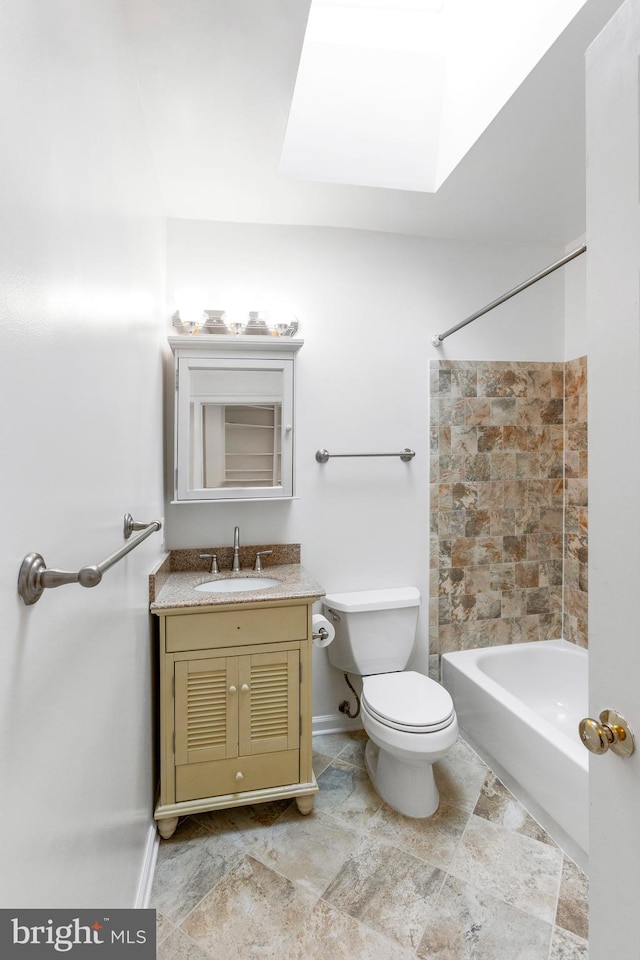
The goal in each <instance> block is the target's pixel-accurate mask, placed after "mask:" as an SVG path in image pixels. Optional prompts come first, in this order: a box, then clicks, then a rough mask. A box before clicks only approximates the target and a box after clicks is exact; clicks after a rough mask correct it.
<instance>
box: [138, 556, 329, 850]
mask: <svg viewBox="0 0 640 960" xmlns="http://www.w3.org/2000/svg"><path fill="white" fill-rule="evenodd" d="M289 566H290V568H291V569H288V570H287V571H286V572H287V575H288V576H287V577H284V576H283V574H282V571H283V570H284V569H285V568H284V567H282V568H270V569H269V574H271V573H273V575H274V576H276V577H278V576H279V575H280V576H281V577H282V582H281V585H280V587H276V588H272V589H270V590H268V591H264V594H265V597H264V599H256V594H249V597H250V598H251V599H247V600H242V599H241V597H242V594H234V595H229V594H224V593H221V594H218V595H216V597H215V600H212V599H211V597H210V596H207V595H203V594H196V591H195V590H194V589H193V586H194V585H195V584H196V583H197V582H202V581H203V580H206V579H210V578H208V577H207V576H206V574H202V573H200V574H194V573H191V574H182V575H180V576H181V577H182V583H181V585H180V588H179V591H180V595H181V599H180V605H178V606H172V605H171V603H172V597H173V598H174V599H175V596H176V595H177V594H176V589H177V588H176V583H175V576H176V575H172V576H173V577H174V584H173V586H174V590H173V593H172V590H171V589H169V588H170V586H171V577H170V580H169V583H168V584H167V587H166V588H165V589H164V590H163V591H161V592H160V595H159V598H158V600H157V601H156V602H154V603H152V604H151V610H152V613H153V614H155V615H156V616H157V617H158V619H159V654H160V659H159V682H160V689H159V712H160V797H159V802H158V804H157V806H156V809H155V814H154V816H155V819H156V820H157V823H158V831H159V832H160V834H161V836H162V837H165V838H168V837H170V836H171V835H172V834H173V832H174V830H175V828H176V826H177V824H178V818H179V817H181V816H185V815H187V814H194V813H202V812H204V811H207V810H216V809H221V808H224V807H233V806H239V805H242V804H250V803H259V802H264V801H267V800H279V799H283V798H286V797H295V799H296V803H297V806H298V809H299V811H300V813H301V814H308V813H310V812H311V810H312V808H313V797H314V794H315V793H316V792H317V790H318V787H317V784H316V781H315V777H314V775H313V770H312V767H311V653H312V625H311V611H312V605H313V602H314V601H315V600H317V599H318V598H319V597H320V596H322V595H323V591H322V589H321V588H320V587H319V586H318V585H317V584H315V583H313V584H312V583H310V582H309V581H310V578H309V577H308V575H307V574H306V573H305V572H304V571H303V570H302V568H299V567H297V565H289ZM295 567H297V569H298V571H302V574H303V575H304V576H303V581H304V585H303V586H302V587H301V585H300V583H301V581H300V579H299V578H298V579H296V577H295V571H294V569H293V568H295ZM292 578H293V580H294V581H295V582H291V580H292ZM191 581H193V582H191ZM285 581H287V582H285ZM309 591H310V593H309ZM292 593H293V594H294V595H293V596H292V595H291V594H292ZM189 594H192V595H193V604H190V603H189V602H188V601H189ZM266 594H268V595H269V596H267V595H266ZM296 594H297V595H296ZM300 594H303V595H300ZM304 594H306V595H304ZM163 597H164V599H163Z"/></svg>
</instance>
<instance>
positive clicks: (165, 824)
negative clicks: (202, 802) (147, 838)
mask: <svg viewBox="0 0 640 960" xmlns="http://www.w3.org/2000/svg"><path fill="white" fill-rule="evenodd" d="M178 820H179V817H170V818H168V819H167V820H158V821H157V824H158V833H159V834H160V836H161V837H162V839H163V840H168V839H169V837H172V836H173V834H174V833H175V829H176V827H177V826H178Z"/></svg>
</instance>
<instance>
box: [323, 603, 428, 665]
mask: <svg viewBox="0 0 640 960" xmlns="http://www.w3.org/2000/svg"><path fill="white" fill-rule="evenodd" d="M322 606H323V609H324V615H325V616H326V617H327V618H328V619H329V620H330V621H331V623H332V624H333V625H334V627H335V631H336V635H335V639H334V641H333V643H330V644H329V646H328V647H327V654H328V656H329V661H330V663H332V664H333V666H334V667H338V668H339V669H340V670H342V671H343V672H345V673H356V674H359V675H360V676H362V677H365V676H369V675H370V674H374V673H391V672H393V671H394V670H404V668H405V667H406V665H407V663H408V662H409V658H410V656H411V652H412V650H413V644H414V642H415V636H416V626H417V623H418V609H419V607H420V593H419V591H418V590H417V589H416V588H415V587H393V588H389V589H386V590H360V591H357V592H354V593H331V594H327V596H325V597H323V599H322Z"/></svg>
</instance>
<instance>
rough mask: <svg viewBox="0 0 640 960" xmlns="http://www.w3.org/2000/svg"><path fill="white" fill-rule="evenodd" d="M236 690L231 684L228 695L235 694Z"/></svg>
mask: <svg viewBox="0 0 640 960" xmlns="http://www.w3.org/2000/svg"><path fill="white" fill-rule="evenodd" d="M237 689H238V688H237V687H234V685H233V684H231V686H230V687H229V693H236V691H237Z"/></svg>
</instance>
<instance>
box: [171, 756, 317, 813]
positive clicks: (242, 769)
mask: <svg viewBox="0 0 640 960" xmlns="http://www.w3.org/2000/svg"><path fill="white" fill-rule="evenodd" d="M238 773H241V774H242V777H241V778H238V779H236V777H237V775H238ZM299 781H300V765H299V752H298V750H284V751H282V752H280V753H268V754H263V755H261V756H254V757H234V758H233V759H231V760H214V761H211V762H209V763H189V764H184V765H181V766H178V767H176V801H177V802H178V803H179V802H180V801H182V800H201V799H202V798H204V797H221V796H227V795H228V794H234V793H244V792H245V791H249V790H261V789H263V788H265V787H281V786H284V785H285V784H289V783H299Z"/></svg>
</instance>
